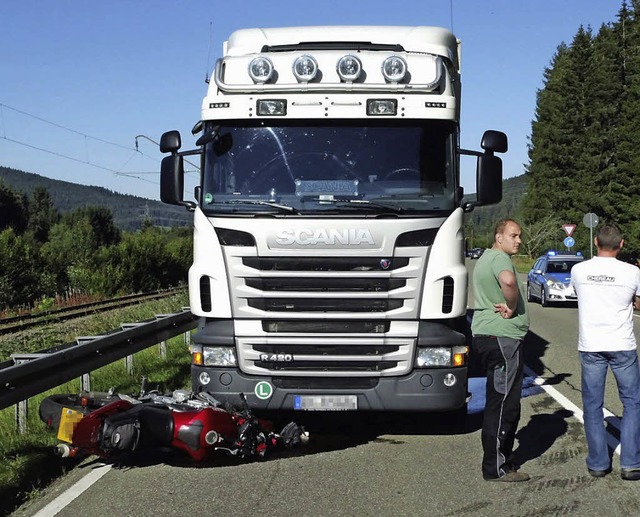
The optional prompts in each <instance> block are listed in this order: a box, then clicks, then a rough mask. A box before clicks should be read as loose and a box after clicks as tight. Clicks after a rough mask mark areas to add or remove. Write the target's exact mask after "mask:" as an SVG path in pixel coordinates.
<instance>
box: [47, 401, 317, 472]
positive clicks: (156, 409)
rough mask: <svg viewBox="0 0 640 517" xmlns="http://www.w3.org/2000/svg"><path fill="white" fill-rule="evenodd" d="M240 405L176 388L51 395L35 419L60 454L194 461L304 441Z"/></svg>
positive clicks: (292, 426)
mask: <svg viewBox="0 0 640 517" xmlns="http://www.w3.org/2000/svg"><path fill="white" fill-rule="evenodd" d="M242 402H243V405H244V408H243V409H241V410H237V409H234V408H230V407H227V408H223V407H221V406H222V404H221V403H220V402H219V401H218V400H216V399H215V398H214V397H213V396H212V395H211V394H209V393H207V392H201V393H190V392H188V391H184V390H177V391H174V392H173V393H172V395H171V396H167V395H160V394H159V393H157V392H153V391H152V392H142V395H141V396H140V397H138V398H134V397H130V396H128V395H123V394H114V393H113V392H112V391H110V392H108V393H97V392H84V393H80V394H78V395H73V394H65V395H51V396H49V397H46V398H45V399H44V400H43V401H42V403H41V405H40V411H39V413H40V418H41V420H42V421H43V422H45V423H46V424H47V426H48V427H50V428H53V429H54V430H55V431H56V432H57V437H58V439H59V440H60V441H61V442H64V443H61V444H59V445H58V446H57V447H56V453H57V454H58V455H60V456H63V457H67V456H73V455H75V454H76V453H77V452H79V451H82V452H85V453H88V454H94V455H97V456H100V457H103V458H109V457H114V456H117V455H122V454H125V453H130V452H133V451H139V450H142V449H149V448H154V447H169V448H174V449H178V450H180V451H183V452H184V453H186V454H187V455H189V456H190V457H191V458H192V459H194V460H196V461H202V460H205V459H212V458H213V457H214V456H215V455H216V454H219V453H225V454H228V455H232V456H237V457H240V458H253V457H255V458H262V457H264V456H265V454H266V453H268V452H269V451H271V450H273V449H277V448H292V447H295V446H297V445H300V444H303V443H306V441H307V440H308V434H307V433H306V432H305V431H304V429H303V428H302V427H301V426H299V425H297V424H296V423H295V422H290V423H289V424H287V425H286V426H284V428H283V429H282V430H281V431H280V432H279V433H276V432H275V431H274V429H273V424H272V423H271V422H270V421H268V420H263V419H260V418H256V417H255V416H253V415H252V413H251V411H250V409H249V407H248V405H247V403H246V400H245V398H244V395H242Z"/></svg>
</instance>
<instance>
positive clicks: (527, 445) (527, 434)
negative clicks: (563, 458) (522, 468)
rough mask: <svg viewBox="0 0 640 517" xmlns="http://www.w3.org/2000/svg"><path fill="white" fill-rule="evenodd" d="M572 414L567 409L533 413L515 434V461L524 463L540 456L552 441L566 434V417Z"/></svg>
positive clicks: (520, 463) (549, 446)
mask: <svg viewBox="0 0 640 517" xmlns="http://www.w3.org/2000/svg"><path fill="white" fill-rule="evenodd" d="M572 416H573V412H572V411H569V410H568V409H558V410H557V411H556V412H555V413H551V414H549V413H544V414H539V415H533V416H532V417H531V419H530V420H529V422H528V423H527V425H525V426H524V427H523V428H521V429H520V430H519V431H518V433H517V434H516V438H517V440H518V448H517V449H516V450H515V451H514V456H515V458H516V459H515V462H516V463H517V464H519V465H524V464H525V463H526V462H527V461H529V460H533V459H535V458H538V457H540V456H542V455H543V454H544V453H545V452H546V451H547V450H549V449H550V448H551V446H552V445H553V444H554V442H555V441H556V440H557V439H558V438H560V437H561V436H563V435H564V434H566V432H567V429H568V428H569V425H568V424H567V419H568V418H570V417H572Z"/></svg>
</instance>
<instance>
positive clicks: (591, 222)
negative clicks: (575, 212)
mask: <svg viewBox="0 0 640 517" xmlns="http://www.w3.org/2000/svg"><path fill="white" fill-rule="evenodd" d="M582 222H583V224H584V225H585V226H586V227H587V228H589V244H590V245H591V248H590V249H591V257H593V229H594V228H595V227H596V226H597V225H598V223H599V222H600V219H598V216H597V215H596V214H594V213H592V212H589V213H588V214H584V217H583V218H582Z"/></svg>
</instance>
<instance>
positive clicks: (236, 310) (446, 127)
mask: <svg viewBox="0 0 640 517" xmlns="http://www.w3.org/2000/svg"><path fill="white" fill-rule="evenodd" d="M460 92H461V85H460V45H459V41H458V40H456V38H455V36H454V35H453V34H452V33H451V32H449V31H447V30H446V29H442V28H438V27H372V26H342V27H332V26H327V27H297V28H280V29H246V30H239V31H236V32H234V33H233V34H231V36H230V37H229V39H228V41H227V42H226V43H225V45H224V55H223V56H222V57H221V58H220V59H219V60H218V61H217V63H216V65H215V71H214V74H213V76H212V81H211V82H210V84H209V87H208V92H207V95H206V97H205V98H204V101H203V103H202V117H201V120H200V122H198V123H197V124H196V126H195V127H194V131H193V133H194V135H200V136H199V138H198V140H197V141H196V149H194V150H191V151H180V150H179V149H180V147H181V138H180V133H179V132H177V131H169V132H167V133H165V134H164V135H163V136H162V139H161V145H160V147H161V150H162V152H164V153H170V154H169V155H168V156H167V157H165V158H164V159H163V161H162V166H161V199H162V200H163V201H164V202H165V203H170V204H177V205H184V206H186V207H187V208H188V209H189V210H192V211H193V217H194V227H195V234H194V262H193V265H192V267H191V269H190V272H189V296H190V305H191V311H193V313H194V314H196V315H197V316H199V317H200V320H199V325H198V329H197V332H196V333H194V335H193V337H192V346H191V354H192V382H193V389H194V391H196V392H199V391H207V392H209V393H211V394H213V395H214V396H215V397H216V398H218V399H219V400H222V401H228V402H231V403H234V402H237V401H238V400H239V399H241V397H242V396H243V395H244V396H246V399H247V401H248V403H249V405H250V406H251V407H252V408H253V409H255V410H273V411H285V410H301V411H304V410H317V411H334V410H364V411H396V410H397V411H420V412H434V411H455V410H461V409H464V408H465V405H466V401H467V396H468V393H467V384H468V383H467V371H468V361H469V342H468V334H467V332H466V331H465V330H466V318H465V314H466V303H467V270H466V268H465V263H464V247H465V239H464V214H465V212H468V211H470V210H471V209H473V207H474V206H479V205H489V204H493V203H497V202H499V201H500V199H501V197H502V161H501V159H500V158H499V157H497V156H495V155H494V153H496V152H498V153H504V152H506V151H507V137H506V135H505V134H504V133H501V132H499V131H491V130H490V131H486V132H485V133H484V135H483V137H482V142H481V147H482V149H483V151H482V152H478V151H471V150H465V149H461V148H460V144H459V131H460V124H459V122H460ZM195 154H199V155H200V160H201V163H200V166H201V173H200V181H199V185H198V186H197V187H196V188H195V201H191V200H185V198H184V194H183V186H184V165H183V164H184V156H188V155H195ZM461 154H466V155H471V156H475V157H477V158H476V159H477V169H476V197H475V199H474V200H473V201H468V200H467V199H463V196H464V193H463V189H462V187H461V186H460V155H461Z"/></svg>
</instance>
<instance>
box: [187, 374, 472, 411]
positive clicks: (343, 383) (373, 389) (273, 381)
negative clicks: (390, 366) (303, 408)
mask: <svg viewBox="0 0 640 517" xmlns="http://www.w3.org/2000/svg"><path fill="white" fill-rule="evenodd" d="M202 374H205V375H202ZM448 374H452V375H454V376H455V378H456V382H455V384H454V385H453V386H446V385H445V384H444V379H445V376H447V375H448ZM191 375H192V383H193V391H194V392H200V391H207V392H209V393H211V394H212V395H213V396H214V397H215V398H216V399H218V400H220V401H221V402H223V403H230V404H232V405H239V404H241V394H244V396H245V397H246V400H247V403H248V404H249V406H250V407H251V408H252V409H254V410H265V411H289V410H295V409H298V406H299V400H300V397H305V396H318V397H343V396H352V397H351V398H353V396H355V398H356V400H357V404H356V406H357V407H356V408H351V409H357V410H358V411H416V412H417V411H421V412H442V411H455V410H457V409H461V408H462V407H464V405H465V403H466V401H467V395H468V393H467V367H458V368H441V369H440V368H438V369H435V368H434V369H416V370H414V371H413V372H411V373H410V374H408V375H404V376H401V377H374V378H345V377H267V376H264V377H261V376H249V375H246V374H243V373H242V372H240V371H239V370H238V369H235V368H211V367H203V366H194V365H192V367H191ZM203 377H205V378H206V377H208V378H209V382H208V383H206V384H203V383H202V382H201V380H202V378H203Z"/></svg>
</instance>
